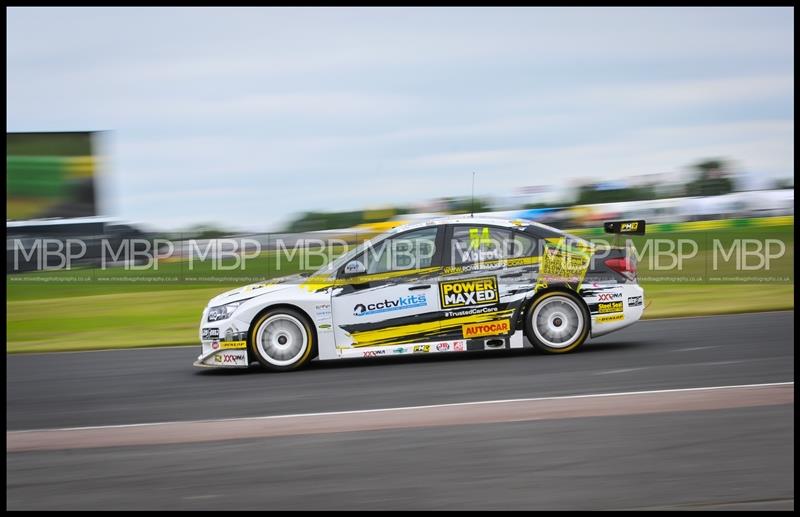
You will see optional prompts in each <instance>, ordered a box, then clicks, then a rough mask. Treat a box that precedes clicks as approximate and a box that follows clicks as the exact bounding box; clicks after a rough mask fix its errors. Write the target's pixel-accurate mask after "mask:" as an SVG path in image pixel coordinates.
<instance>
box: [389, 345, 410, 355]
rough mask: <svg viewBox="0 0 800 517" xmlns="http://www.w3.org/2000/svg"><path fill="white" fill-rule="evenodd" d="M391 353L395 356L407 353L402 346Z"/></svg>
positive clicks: (406, 349)
mask: <svg viewBox="0 0 800 517" xmlns="http://www.w3.org/2000/svg"><path fill="white" fill-rule="evenodd" d="M392 352H394V353H395V354H405V353H406V352H408V348H406V347H404V346H399V347H397V348H395V349H394V350H392Z"/></svg>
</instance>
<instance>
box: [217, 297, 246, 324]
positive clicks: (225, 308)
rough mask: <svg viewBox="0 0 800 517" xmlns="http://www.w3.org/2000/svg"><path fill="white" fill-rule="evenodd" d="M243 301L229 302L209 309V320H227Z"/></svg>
mask: <svg viewBox="0 0 800 517" xmlns="http://www.w3.org/2000/svg"><path fill="white" fill-rule="evenodd" d="M243 301H244V300H242V301H238V302H233V303H228V304H225V305H220V306H219V307H211V308H210V309H208V321H219V320H226V319H228V318H230V317H231V314H233V311H235V310H236V308H237V307H239V306H240V305H241V304H242V302H243Z"/></svg>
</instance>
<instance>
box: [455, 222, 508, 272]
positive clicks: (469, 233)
mask: <svg viewBox="0 0 800 517" xmlns="http://www.w3.org/2000/svg"><path fill="white" fill-rule="evenodd" d="M513 246H514V241H513V239H512V237H511V231H510V230H505V229H502V228H496V227H494V226H482V225H476V226H454V227H453V237H452V238H451V239H450V257H451V260H452V262H453V264H452V265H454V266H460V265H463V264H471V263H474V262H485V261H489V260H499V259H504V258H507V257H509V256H511V255H510V254H509V251H511V249H512V248H513Z"/></svg>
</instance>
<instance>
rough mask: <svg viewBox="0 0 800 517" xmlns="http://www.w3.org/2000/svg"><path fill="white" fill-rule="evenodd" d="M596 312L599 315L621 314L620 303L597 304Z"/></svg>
mask: <svg viewBox="0 0 800 517" xmlns="http://www.w3.org/2000/svg"><path fill="white" fill-rule="evenodd" d="M597 312H599V313H600V314H607V313H609V312H622V302H611V303H599V304H597Z"/></svg>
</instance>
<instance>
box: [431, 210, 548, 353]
mask: <svg viewBox="0 0 800 517" xmlns="http://www.w3.org/2000/svg"><path fill="white" fill-rule="evenodd" d="M446 241H447V243H448V245H447V249H446V252H445V258H444V260H445V264H444V267H443V276H442V279H441V281H440V282H439V292H440V298H441V305H442V311H443V318H442V336H443V338H445V339H467V340H468V342H467V348H468V349H471V350H472V349H483V348H494V347H498V348H499V347H503V346H509V342H508V340H506V339H505V338H506V337H507V336H509V335H511V334H513V333H514V332H515V330H517V329H516V328H515V321H516V319H517V315H518V310H519V309H520V308H521V307H522V304H523V302H524V300H525V297H526V296H527V295H529V294H530V293H531V292H532V290H533V288H534V286H535V283H536V272H537V269H538V253H537V250H536V246H537V242H536V239H534V238H533V237H531V236H529V235H525V234H523V233H521V232H518V231H516V230H514V229H513V228H504V227H499V226H493V225H487V224H474V225H472V224H455V225H452V226H451V227H450V228H449V229H448V232H447V235H446Z"/></svg>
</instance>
